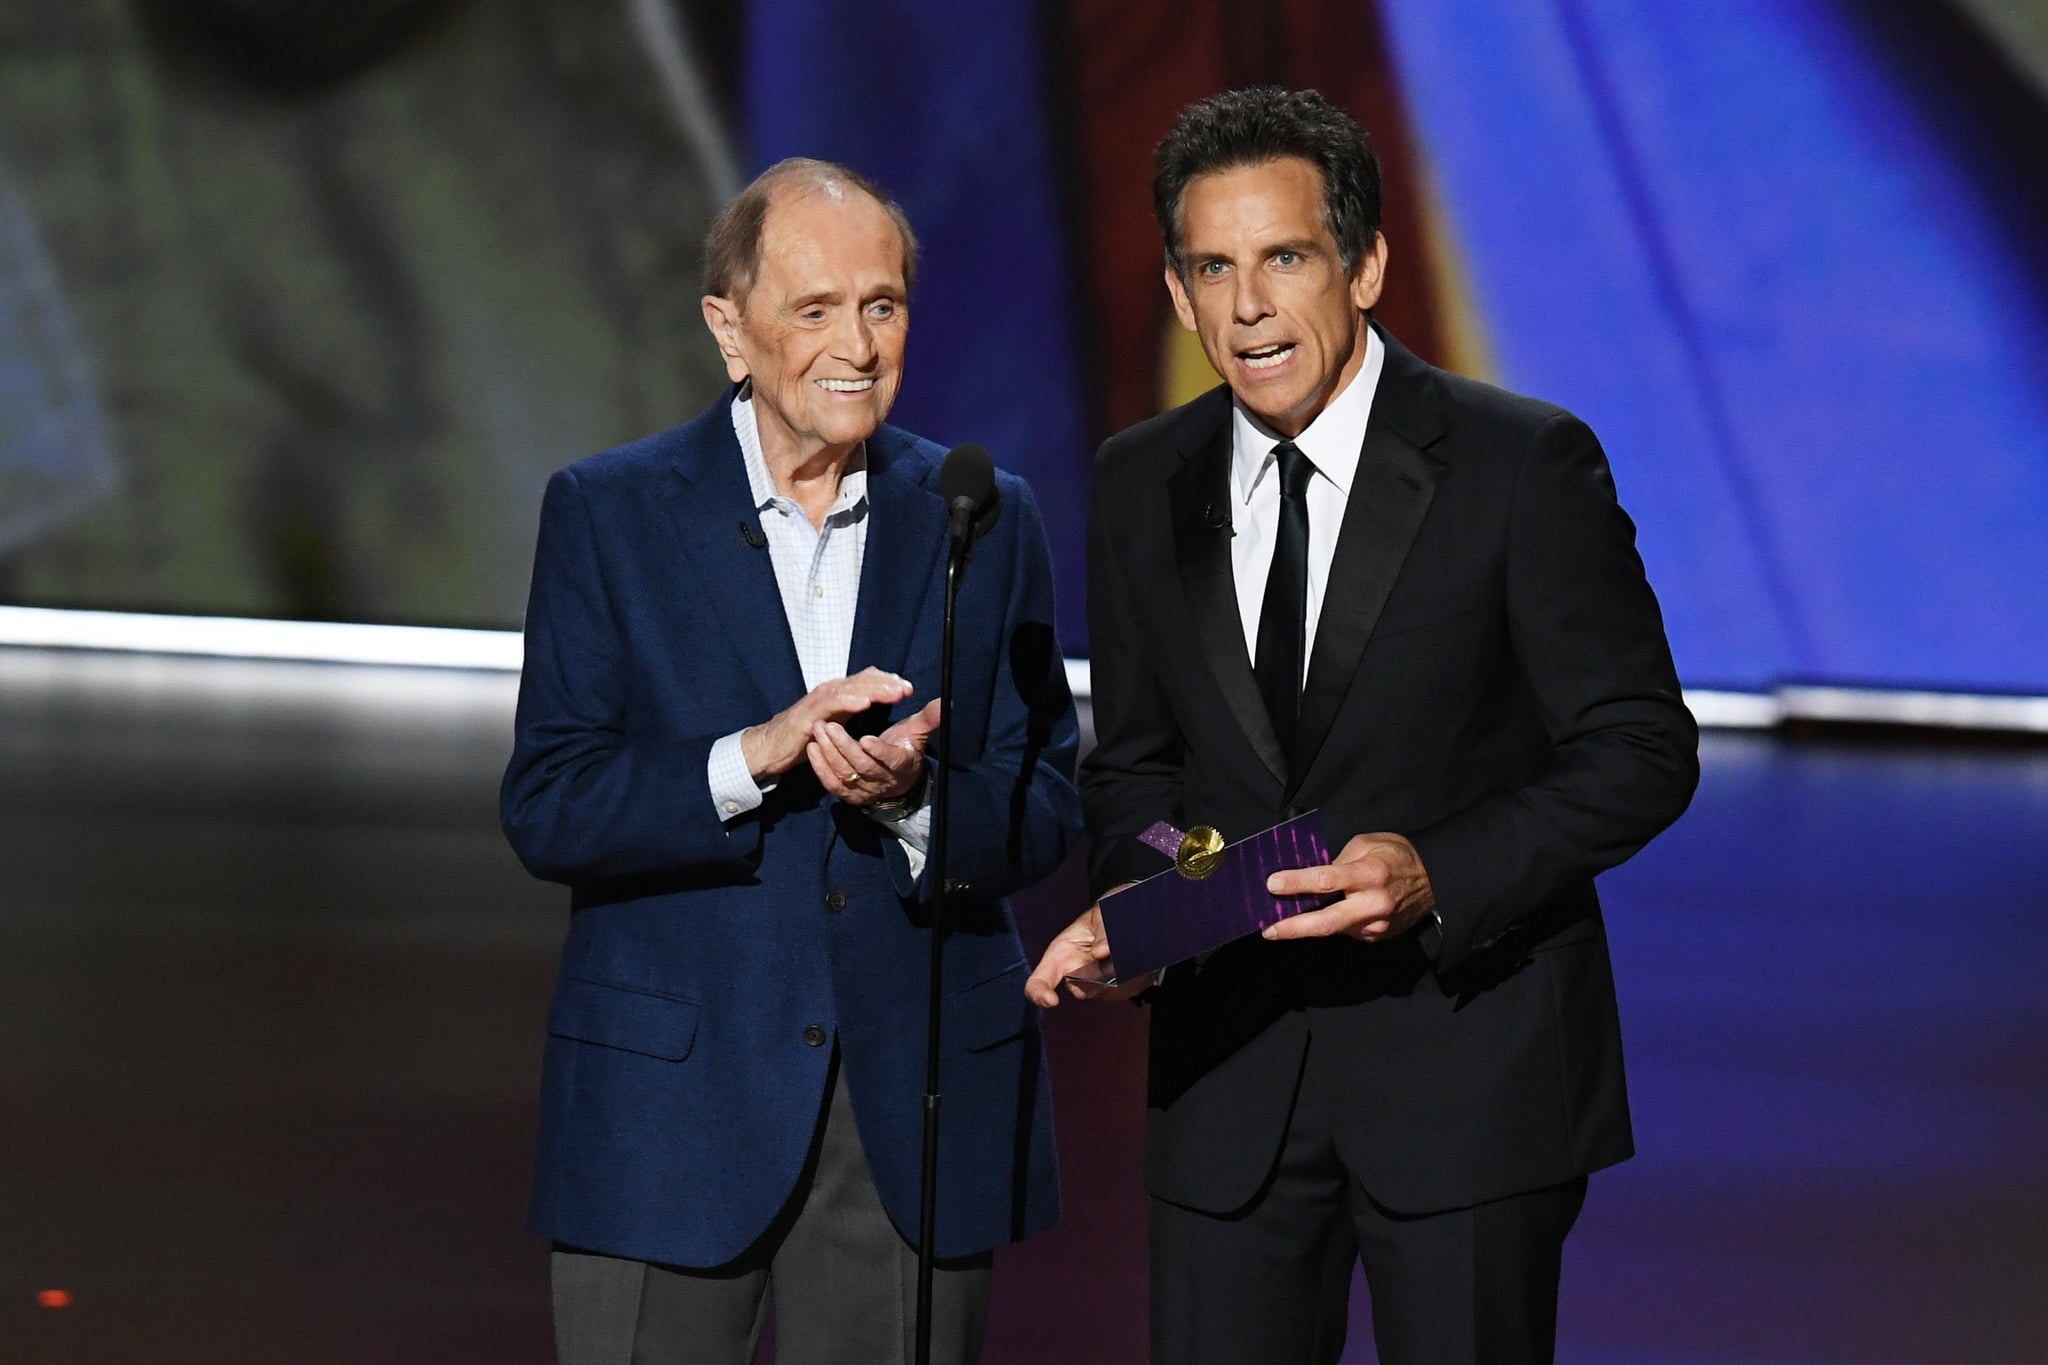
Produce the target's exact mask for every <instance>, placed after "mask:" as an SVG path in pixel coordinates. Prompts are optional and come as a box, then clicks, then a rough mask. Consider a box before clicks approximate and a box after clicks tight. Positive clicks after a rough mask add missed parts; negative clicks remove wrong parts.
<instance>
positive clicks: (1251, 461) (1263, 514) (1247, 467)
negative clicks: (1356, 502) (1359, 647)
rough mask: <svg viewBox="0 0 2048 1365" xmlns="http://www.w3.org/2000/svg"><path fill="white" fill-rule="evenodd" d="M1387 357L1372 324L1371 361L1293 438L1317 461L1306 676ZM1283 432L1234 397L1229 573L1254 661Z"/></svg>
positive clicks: (1276, 516)
mask: <svg viewBox="0 0 2048 1365" xmlns="http://www.w3.org/2000/svg"><path fill="white" fill-rule="evenodd" d="M1386 359H1387V348H1386V343H1384V342H1382V341H1381V340H1380V338H1379V333H1377V332H1374V331H1371V330H1370V329H1368V330H1367V332H1366V341H1365V362H1364V363H1363V364H1362V365H1360V366H1359V368H1358V373H1357V374H1355V375H1353V376H1352V377H1351V382H1350V383H1349V384H1346V385H1345V386H1344V387H1343V388H1342V389H1341V390H1339V391H1338V393H1337V395H1336V396H1335V397H1334V398H1332V399H1331V400H1330V403H1329V406H1328V407H1326V408H1324V409H1323V410H1322V411H1321V412H1319V413H1317V414H1316V419H1315V420H1314V421H1313V422H1310V423H1309V424H1308V426H1307V427H1306V428H1305V429H1304V430H1303V431H1302V433H1301V435H1299V436H1297V437H1295V438H1294V444H1295V445H1296V446H1297V447H1298V448H1299V449H1300V451H1301V453H1302V454H1304V455H1306V456H1307V457H1308V462H1309V463H1310V464H1311V465H1313V466H1315V473H1314V474H1313V475H1311V476H1310V478H1309V482H1308V620H1307V622H1306V626H1307V633H1306V635H1305V637H1304V640H1303V648H1302V652H1301V670H1302V680H1303V682H1304V683H1305V682H1306V681H1307V679H1308V661H1309V659H1310V657H1311V656H1312V655H1313V654H1314V652H1315V647H1316V620H1317V618H1318V617H1320V616H1321V615H1322V614H1323V594H1324V592H1325V591H1326V590H1327V589H1328V588H1329V584H1330V564H1331V562H1332V561H1334V560H1335V559H1336V557H1337V532H1338V531H1339V530H1340V529H1341V528H1342V527H1343V525H1344V505H1345V503H1346V502H1347V501H1348V500H1349V499H1350V497H1351V481H1352V479H1353V478H1354V477H1355V476H1356V475H1357V473H1358V456H1359V452H1360V451H1361V450H1362V449H1363V448H1364V446H1365V426H1366V422H1367V420H1368V419H1369V418H1370V417H1371V416H1372V399H1373V394H1374V393H1376V392H1377V391H1378V389H1379V386H1380V371H1381V370H1382V369H1383V368H1385V365H1386ZM1282 439H1284V438H1282V437H1280V436H1276V435H1274V434H1273V433H1272V432H1271V431H1269V430H1267V428H1266V427H1265V425H1264V424H1263V423H1262V422H1260V421H1259V419H1258V418H1256V417H1254V416H1252V415H1251V413H1249V412H1247V411H1246V410H1245V407H1244V405H1243V404H1242V403H1239V402H1238V401H1237V400H1236V399H1235V398H1233V399H1232V400H1231V419H1230V471H1231V492H1232V494H1233V499H1234V501H1235V503H1236V507H1235V509H1234V511H1233V514H1232V516H1231V518H1230V526H1231V538H1230V572H1231V576H1232V577H1233V578H1234V579H1235V580H1236V582H1237V616H1238V620H1239V621H1240V622H1242V623H1243V625H1244V647H1245V653H1246V655H1248V656H1249V657H1250V658H1251V660H1252V662H1253V663H1255V664H1256V663H1257V662H1258V658H1259V612H1260V610H1261V608H1263V607H1264V605H1265V601H1266V575H1267V573H1268V571H1270V570H1271V568H1272V565H1273V542H1274V540H1275V538H1277V537H1278V535H1279V533H1280V461H1279V460H1278V459H1277V458H1276V457H1275V456H1274V454H1273V447H1274V446H1276V445H1278V444H1279V443H1280V442H1281V440H1282Z"/></svg>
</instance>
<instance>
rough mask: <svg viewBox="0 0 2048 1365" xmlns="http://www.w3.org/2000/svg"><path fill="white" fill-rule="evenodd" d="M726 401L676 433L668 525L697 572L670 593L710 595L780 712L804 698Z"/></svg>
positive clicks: (728, 631)
mask: <svg viewBox="0 0 2048 1365" xmlns="http://www.w3.org/2000/svg"><path fill="white" fill-rule="evenodd" d="M730 402H731V394H730V392H728V394H727V395H726V398H725V399H723V400H721V401H719V402H718V403H715V404H713V405H712V408H711V411H709V412H707V413H705V414H704V416H702V417H700V418H698V419H697V420H696V421H695V422H693V423H691V424H690V425H689V426H688V427H685V428H684V429H683V431H682V433H681V435H682V438H683V443H684V444H683V446H682V449H680V450H679V451H678V452H677V453H676V456H675V460H674V464H675V469H676V475H677V479H676V484H675V488H674V493H673V496H672V497H671V499H670V507H669V518H668V520H669V525H670V526H672V527H673V528H674V529H675V532H676V538H677V540H678V541H679V543H680V545H681V548H682V552H683V555H684V557H685V558H686V559H687V560H688V561H689V562H690V564H691V565H692V566H693V569H694V572H693V573H692V574H690V575H687V576H685V575H678V576H677V579H676V583H675V591H676V592H678V593H682V592H692V591H699V592H703V593H704V594H705V595H706V596H707V597H709V598H710V600H711V602H712V604H713V605H714V606H715V607H716V609H717V611H718V614H719V615H720V616H721V617H723V618H724V620H725V623H726V638H727V639H728V640H730V641H731V642H732V644H733V647H734V648H735V649H736V650H738V652H739V655H740V657H741V658H742V659H744V660H745V661H746V665H747V670H748V672H749V673H750V674H752V676H753V679H754V682H755V685H756V686H758V687H759V688H760V690H761V697H762V699H763V700H764V701H766V702H767V703H768V705H769V706H770V707H771V708H772V709H774V710H777V711H779V710H781V709H783V708H784V707H786V706H788V705H790V704H791V703H792V702H794V701H795V700H796V699H797V698H799V697H801V696H803V694H804V692H805V690H806V689H805V687H804V672H803V667H802V665H801V664H799V663H798V662H797V657H796V644H795V642H794V641H792V640H791V638H790V634H789V618H788V616H787V615H785V614H784V612H783V609H782V590H781V588H780V587H778V586H777V585H776V582H775V561H774V560H773V559H772V558H771V557H770V556H769V553H768V542H767V539H766V538H765V537H764V536H763V535H762V533H761V517H760V513H759V512H758V511H757V510H756V509H755V507H754V494H753V490H752V489H751V488H750V487H749V486H748V484H747V467H746V464H745V460H744V457H743V456H742V455H741V454H740V443H739V438H738V437H737V436H735V435H733V430H732V418H731V415H730V412H729V406H730Z"/></svg>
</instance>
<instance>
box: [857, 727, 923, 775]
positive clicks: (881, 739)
mask: <svg viewBox="0 0 2048 1365" xmlns="http://www.w3.org/2000/svg"><path fill="white" fill-rule="evenodd" d="M923 750H924V746H923V745H921V744H905V743H903V742H902V741H901V740H894V739H890V738H888V737H887V736H886V735H862V736H861V738H860V751H861V752H862V753H864V754H866V755H867V756H868V757H869V758H872V759H873V760H874V761H875V762H877V763H879V764H881V765H882V766H883V767H884V768H887V769H888V770H889V771H890V772H891V773H893V774H899V775H900V774H902V773H907V772H909V771H910V769H912V768H913V767H915V766H916V765H917V763H918V761H919V760H920V759H922V758H923V757H924V752H923Z"/></svg>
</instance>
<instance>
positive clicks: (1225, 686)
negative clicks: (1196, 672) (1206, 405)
mask: <svg viewBox="0 0 2048 1365" xmlns="http://www.w3.org/2000/svg"><path fill="white" fill-rule="evenodd" d="M1221 411H1222V414H1223V416H1222V420H1221V421H1219V422H1218V423H1217V427H1216V430H1215V431H1214V432H1213V433H1212V434H1211V436H1210V437H1209V439H1208V441H1207V442H1205V443H1204V444H1203V445H1202V446H1201V447H1200V448H1199V449H1197V450H1196V451H1195V453H1194V455H1193V456H1192V457H1191V458H1190V459H1189V460H1188V462H1187V463H1186V464H1184V465H1182V466H1181V467H1180V469H1178V470H1177V471H1175V472H1174V473H1173V474H1172V475H1171V476H1169V477H1168V479H1167V497H1168V499H1169V503H1170V511H1171V516H1172V519H1173V548H1174V562H1175V566H1176V568H1178V570H1179V572H1180V585H1181V591H1182V592H1183V593H1184V594H1185V595H1186V596H1187V602H1188V610H1189V612H1190V613H1192V614H1193V616H1194V620H1195V633H1196V635H1197V636H1198V637H1200V640H1201V644H1202V653H1203V655H1204V657H1206V658H1207V659H1208V661H1209V671H1210V672H1211V673H1213V674H1214V675H1215V678H1216V684H1217V686H1218V687H1220V688H1221V689H1222V690H1223V699H1224V701H1226V702H1228V703H1229V705H1230V712H1231V714H1232V715H1233V716H1235V717H1236V718H1237V724H1238V727H1239V728H1240V729H1242V730H1243V731H1244V734H1245V738H1246V739H1248V740H1250V741H1251V746H1252V748H1253V749H1254V750H1255V751H1256V752H1257V753H1258V756H1259V760H1260V761H1261V762H1263V763H1264V764H1265V765H1266V767H1267V769H1268V770H1269V771H1270V772H1271V773H1272V774H1273V777H1274V779H1275V780H1277V781H1279V782H1280V783H1282V784H1283V785H1284V784H1285V783H1286V781H1287V757H1286V755H1285V754H1284V753H1282V752H1281V749H1280V736H1279V734H1278V732H1276V731H1275V730H1274V729H1273V720H1272V717H1270V716H1268V715H1267V714H1266V703H1265V701H1264V700H1263V699H1262V698H1261V697H1260V696H1259V682H1258V679H1257V678H1256V677H1254V676H1253V674H1252V661H1251V656H1250V655H1249V654H1247V653H1246V652H1245V647H1244V619H1243V618H1242V617H1241V616H1239V615H1238V610H1237V580H1236V578H1235V576H1234V575H1233V574H1232V572H1231V567H1230V531H1229V517H1230V508H1231V497H1230V407H1229V404H1228V402H1227V401H1226V402H1224V403H1223V404H1222V405H1221ZM1219 523H1220V524H1219Z"/></svg>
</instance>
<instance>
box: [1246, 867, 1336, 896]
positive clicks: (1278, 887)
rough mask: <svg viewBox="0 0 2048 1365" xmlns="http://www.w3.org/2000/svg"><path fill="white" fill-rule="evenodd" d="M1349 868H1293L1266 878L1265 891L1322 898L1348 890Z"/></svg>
mask: <svg viewBox="0 0 2048 1365" xmlns="http://www.w3.org/2000/svg"><path fill="white" fill-rule="evenodd" d="M1350 876H1351V867H1350V866H1349V865H1347V866H1345V867H1341V868H1340V867H1338V866H1336V865H1335V864H1331V865H1327V866H1324V867H1294V868H1288V869H1286V870H1285V871H1281V872H1275V873H1274V874H1273V875H1272V876H1270V877H1268V878H1266V890H1267V891H1269V892H1271V893H1272V894H1273V895H1276V896H1323V895H1328V894H1330V893H1331V892H1333V891H1348V890H1350Z"/></svg>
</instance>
